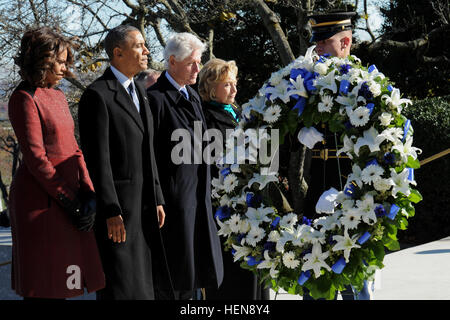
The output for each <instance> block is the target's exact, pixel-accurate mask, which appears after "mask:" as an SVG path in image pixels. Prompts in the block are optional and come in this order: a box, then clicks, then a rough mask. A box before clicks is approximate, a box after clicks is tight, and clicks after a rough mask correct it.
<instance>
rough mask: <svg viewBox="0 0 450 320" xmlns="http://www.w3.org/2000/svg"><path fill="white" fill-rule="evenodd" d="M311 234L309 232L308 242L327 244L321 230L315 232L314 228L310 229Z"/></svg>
mask: <svg viewBox="0 0 450 320" xmlns="http://www.w3.org/2000/svg"><path fill="white" fill-rule="evenodd" d="M310 230H311V232H309V238H308V242H310V243H312V244H313V245H314V244H318V243H320V244H325V242H326V239H325V234H324V233H323V232H321V231H319V230H315V229H314V228H311V229H310Z"/></svg>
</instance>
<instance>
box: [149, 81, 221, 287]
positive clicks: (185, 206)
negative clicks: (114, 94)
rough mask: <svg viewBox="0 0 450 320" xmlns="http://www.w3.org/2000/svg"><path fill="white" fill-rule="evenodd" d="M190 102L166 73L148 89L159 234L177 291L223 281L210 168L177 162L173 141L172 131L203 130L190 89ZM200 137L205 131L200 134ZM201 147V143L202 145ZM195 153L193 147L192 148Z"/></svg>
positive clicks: (198, 108) (197, 98)
mask: <svg viewBox="0 0 450 320" xmlns="http://www.w3.org/2000/svg"><path fill="white" fill-rule="evenodd" d="M186 88H187V90H188V92H189V99H190V101H188V100H186V99H185V98H184V97H183V96H182V95H181V93H179V92H178V91H177V90H176V89H175V87H174V86H173V85H172V84H171V83H170V82H169V80H167V77H166V75H165V72H164V73H163V74H162V75H161V76H160V77H159V78H158V81H157V82H156V83H155V84H154V85H153V86H151V87H150V88H148V89H147V94H148V98H149V102H150V107H151V108H152V112H153V115H154V120H155V155H156V161H157V163H158V170H159V177H160V181H161V187H162V190H163V194H164V198H165V201H166V204H165V206H164V208H165V212H166V221H165V226H164V228H163V229H162V230H161V233H162V236H163V240H164V246H165V248H166V253H167V261H168V264H169V269H170V274H171V277H172V280H173V285H174V289H175V290H179V291H185V290H192V289H194V288H206V287H215V288H217V287H218V286H219V285H220V283H221V282H222V279H223V263H222V252H221V248H220V240H219V236H218V235H217V227H216V224H215V221H214V217H213V214H212V210H211V178H210V166H209V165H207V164H205V163H204V162H203V161H201V164H195V163H193V162H191V163H190V164H189V163H181V164H175V163H174V162H173V161H172V158H171V153H172V150H173V148H174V146H176V145H177V144H179V143H180V142H179V141H171V136H172V133H173V131H174V130H176V129H186V130H188V131H189V132H190V134H191V137H193V136H194V132H193V131H194V122H195V121H200V123H198V122H197V124H200V126H199V127H201V128H202V131H204V130H205V129H206V125H205V120H204V115H203V112H202V108H201V102H200V98H199V96H198V94H197V93H196V92H195V91H194V90H193V89H192V88H190V87H189V86H186ZM202 134H203V132H202ZM203 147H204V145H203ZM192 149H193V150H194V147H193V148H192Z"/></svg>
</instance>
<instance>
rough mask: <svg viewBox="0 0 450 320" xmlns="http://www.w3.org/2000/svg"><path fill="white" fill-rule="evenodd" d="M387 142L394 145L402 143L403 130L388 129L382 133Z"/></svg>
mask: <svg viewBox="0 0 450 320" xmlns="http://www.w3.org/2000/svg"><path fill="white" fill-rule="evenodd" d="M380 135H381V136H383V137H384V138H385V139H386V140H389V141H391V142H393V143H394V144H396V143H398V142H400V141H401V139H402V138H403V129H402V128H387V129H385V130H383V131H382V132H381V133H380Z"/></svg>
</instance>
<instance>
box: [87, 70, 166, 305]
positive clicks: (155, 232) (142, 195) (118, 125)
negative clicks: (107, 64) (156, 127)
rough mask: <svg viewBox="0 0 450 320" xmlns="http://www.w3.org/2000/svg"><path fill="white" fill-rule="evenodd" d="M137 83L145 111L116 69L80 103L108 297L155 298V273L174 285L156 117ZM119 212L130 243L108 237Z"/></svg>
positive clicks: (103, 295) (100, 80) (88, 92)
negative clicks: (163, 224) (163, 231)
mask: <svg viewBox="0 0 450 320" xmlns="http://www.w3.org/2000/svg"><path fill="white" fill-rule="evenodd" d="M135 85H136V89H137V90H136V92H137V93H138V97H139V99H140V109H141V112H140V113H139V112H138V111H137V109H136V107H135V105H134V104H133V101H132V99H131V97H130V95H129V94H128V92H127V91H126V90H125V88H124V87H123V86H122V85H121V84H120V82H119V81H118V80H117V78H116V77H115V75H114V74H113V72H112V71H111V69H110V68H108V69H107V70H106V71H105V73H104V74H103V76H101V77H100V78H98V79H97V80H96V81H94V82H93V83H92V84H91V85H90V86H89V87H88V88H87V89H86V91H85V92H84V93H83V96H82V97H81V100H80V104H79V115H78V119H79V125H80V139H81V146H82V150H83V153H84V155H85V159H86V164H87V167H88V170H89V173H90V175H91V177H92V181H93V183H94V188H95V191H96V194H97V202H98V204H97V206H98V208H97V218H96V226H95V233H96V237H97V242H98V246H99V251H100V255H101V258H102V263H103V268H104V271H105V276H106V288H105V289H104V290H102V291H101V292H99V294H100V295H99V296H98V297H100V298H102V299H154V288H153V287H154V284H153V282H154V280H153V273H155V277H158V279H166V280H167V281H165V283H167V284H168V285H170V279H169V278H168V270H167V266H166V267H165V268H164V261H165V257H164V250H163V246H162V239H161V235H160V231H159V227H158V221H157V214H156V205H157V204H163V203H164V198H163V195H162V191H161V187H160V183H159V177H158V170H157V168H156V161H155V155H154V150H153V117H152V114H151V111H150V107H149V105H148V101H147V97H146V94H145V89H144V88H143V87H142V86H141V84H139V83H137V82H135ZM117 215H121V216H122V218H123V220H124V224H125V231H126V241H125V242H124V243H113V241H112V240H109V239H108V236H107V226H106V219H107V218H110V217H113V216H117ZM152 262H153V264H154V265H153V266H152ZM156 263H158V265H156ZM156 268H157V269H156ZM156 270H157V271H156ZM152 271H153V272H152Z"/></svg>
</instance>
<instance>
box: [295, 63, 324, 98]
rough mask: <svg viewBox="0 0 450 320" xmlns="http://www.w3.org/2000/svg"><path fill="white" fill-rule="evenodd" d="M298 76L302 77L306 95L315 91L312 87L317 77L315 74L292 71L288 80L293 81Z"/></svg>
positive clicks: (305, 71)
mask: <svg viewBox="0 0 450 320" xmlns="http://www.w3.org/2000/svg"><path fill="white" fill-rule="evenodd" d="M299 75H301V76H302V78H303V85H304V86H305V89H306V91H307V92H308V93H311V92H312V91H315V90H317V89H316V87H314V85H313V82H314V79H315V78H316V77H317V76H318V75H319V74H318V73H317V72H309V71H308V70H306V69H292V70H291V74H290V78H291V79H292V80H295V79H297V77H298V76H299Z"/></svg>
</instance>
